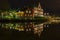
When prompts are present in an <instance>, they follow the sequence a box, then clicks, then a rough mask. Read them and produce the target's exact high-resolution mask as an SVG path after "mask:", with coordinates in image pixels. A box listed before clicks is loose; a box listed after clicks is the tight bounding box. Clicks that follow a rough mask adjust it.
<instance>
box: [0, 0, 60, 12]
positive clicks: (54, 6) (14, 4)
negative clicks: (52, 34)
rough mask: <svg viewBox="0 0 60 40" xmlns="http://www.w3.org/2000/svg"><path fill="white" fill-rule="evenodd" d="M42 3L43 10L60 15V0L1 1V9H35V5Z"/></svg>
mask: <svg viewBox="0 0 60 40" xmlns="http://www.w3.org/2000/svg"><path fill="white" fill-rule="evenodd" d="M38 2H40V3H41V6H42V8H43V9H44V10H45V11H46V10H47V11H49V12H55V13H57V12H58V13H60V0H0V8H1V9H8V8H23V7H24V6H26V7H27V6H28V7H33V6H34V4H38Z"/></svg>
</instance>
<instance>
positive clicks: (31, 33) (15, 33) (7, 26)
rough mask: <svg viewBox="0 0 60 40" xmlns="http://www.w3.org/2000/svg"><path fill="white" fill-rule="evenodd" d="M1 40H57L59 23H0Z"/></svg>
mask: <svg viewBox="0 0 60 40" xmlns="http://www.w3.org/2000/svg"><path fill="white" fill-rule="evenodd" d="M0 39H1V40H58V39H60V23H50V24H48V23H46V24H45V23H38V22H28V23H27V22H25V23H20V22H19V23H0Z"/></svg>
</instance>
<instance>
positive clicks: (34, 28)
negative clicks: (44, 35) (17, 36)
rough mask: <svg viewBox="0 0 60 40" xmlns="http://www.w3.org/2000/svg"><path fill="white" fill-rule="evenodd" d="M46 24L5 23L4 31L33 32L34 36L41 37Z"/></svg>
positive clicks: (3, 25)
mask: <svg viewBox="0 0 60 40" xmlns="http://www.w3.org/2000/svg"><path fill="white" fill-rule="evenodd" d="M44 26H45V25H44V24H43V23H41V24H37V23H35V22H29V23H3V24H2V27H1V28H2V29H9V30H10V29H14V30H18V31H24V32H29V31H30V32H33V33H34V34H38V35H39V36H40V34H41V32H42V31H43V29H44Z"/></svg>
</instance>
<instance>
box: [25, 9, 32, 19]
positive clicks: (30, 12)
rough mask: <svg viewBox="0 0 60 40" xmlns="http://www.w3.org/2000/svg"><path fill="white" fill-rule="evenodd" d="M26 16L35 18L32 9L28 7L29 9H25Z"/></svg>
mask: <svg viewBox="0 0 60 40" xmlns="http://www.w3.org/2000/svg"><path fill="white" fill-rule="evenodd" d="M25 17H28V18H29V19H30V18H33V13H32V9H27V10H26V11H25Z"/></svg>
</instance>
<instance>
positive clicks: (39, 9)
mask: <svg viewBox="0 0 60 40" xmlns="http://www.w3.org/2000/svg"><path fill="white" fill-rule="evenodd" d="M34 16H39V17H43V9H42V7H41V5H40V3H39V4H38V6H37V7H34Z"/></svg>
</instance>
